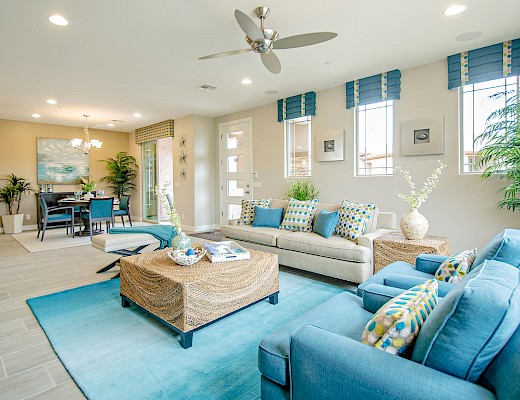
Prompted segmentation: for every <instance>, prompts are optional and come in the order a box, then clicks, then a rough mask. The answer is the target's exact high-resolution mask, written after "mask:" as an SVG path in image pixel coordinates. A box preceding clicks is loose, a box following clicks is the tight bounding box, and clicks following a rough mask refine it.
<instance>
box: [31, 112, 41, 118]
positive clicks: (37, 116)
mask: <svg viewBox="0 0 520 400" xmlns="http://www.w3.org/2000/svg"><path fill="white" fill-rule="evenodd" d="M32 117H33V118H40V117H41V115H40V114H36V113H35V114H32Z"/></svg>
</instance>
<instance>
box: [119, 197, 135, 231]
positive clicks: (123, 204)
mask: <svg viewBox="0 0 520 400" xmlns="http://www.w3.org/2000/svg"><path fill="white" fill-rule="evenodd" d="M114 216H116V217H121V222H122V223H123V226H125V220H124V217H125V216H127V217H128V222H130V226H133V225H132V217H131V216H130V195H128V194H123V195H121V198H120V199H119V210H114Z"/></svg>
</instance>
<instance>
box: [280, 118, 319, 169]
mask: <svg viewBox="0 0 520 400" xmlns="http://www.w3.org/2000/svg"><path fill="white" fill-rule="evenodd" d="M300 121H307V122H308V129H307V131H308V138H307V141H308V151H307V154H308V155H307V158H308V161H307V163H308V174H307V175H290V174H289V172H290V171H291V167H290V165H289V163H290V161H291V157H290V154H289V151H290V148H289V146H290V138H289V137H288V133H289V129H288V124H291V123H292V124H294V123H295V122H300ZM283 127H284V176H285V178H296V179H297V178H310V177H312V116H310V115H308V116H305V117H300V118H293V119H286V120H285V121H284V124H283Z"/></svg>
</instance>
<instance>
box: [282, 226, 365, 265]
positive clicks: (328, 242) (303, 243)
mask: <svg viewBox="0 0 520 400" xmlns="http://www.w3.org/2000/svg"><path fill="white" fill-rule="evenodd" d="M277 243H278V247H279V248H280V249H286V250H293V251H297V252H300V253H308V254H314V255H316V256H322V257H328V258H334V259H336V260H345V261H352V262H363V263H364V262H370V259H371V252H370V249H367V248H366V247H363V246H358V245H357V244H355V243H353V242H351V241H350V240H346V239H343V238H341V237H339V236H331V237H329V238H328V239H325V238H324V237H323V236H320V235H318V234H317V233H314V232H285V233H284V234H283V235H280V236H278V240H277Z"/></svg>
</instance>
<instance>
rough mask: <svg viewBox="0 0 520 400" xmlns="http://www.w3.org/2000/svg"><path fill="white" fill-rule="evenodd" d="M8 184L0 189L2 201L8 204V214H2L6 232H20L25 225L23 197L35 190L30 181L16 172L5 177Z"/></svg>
mask: <svg viewBox="0 0 520 400" xmlns="http://www.w3.org/2000/svg"><path fill="white" fill-rule="evenodd" d="M4 180H6V181H7V184H6V185H5V186H4V187H3V188H2V189H0V202H2V203H5V204H7V209H8V211H9V214H8V215H2V224H3V226H4V232H5V233H20V232H21V231H22V226H23V213H22V214H20V203H21V201H22V197H24V196H28V195H29V193H32V192H33V191H34V190H33V189H32V187H31V184H30V182H28V181H27V180H26V179H25V178H21V177H19V176H16V175H14V174H11V175H8V176H7V177H5V178H4Z"/></svg>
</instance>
